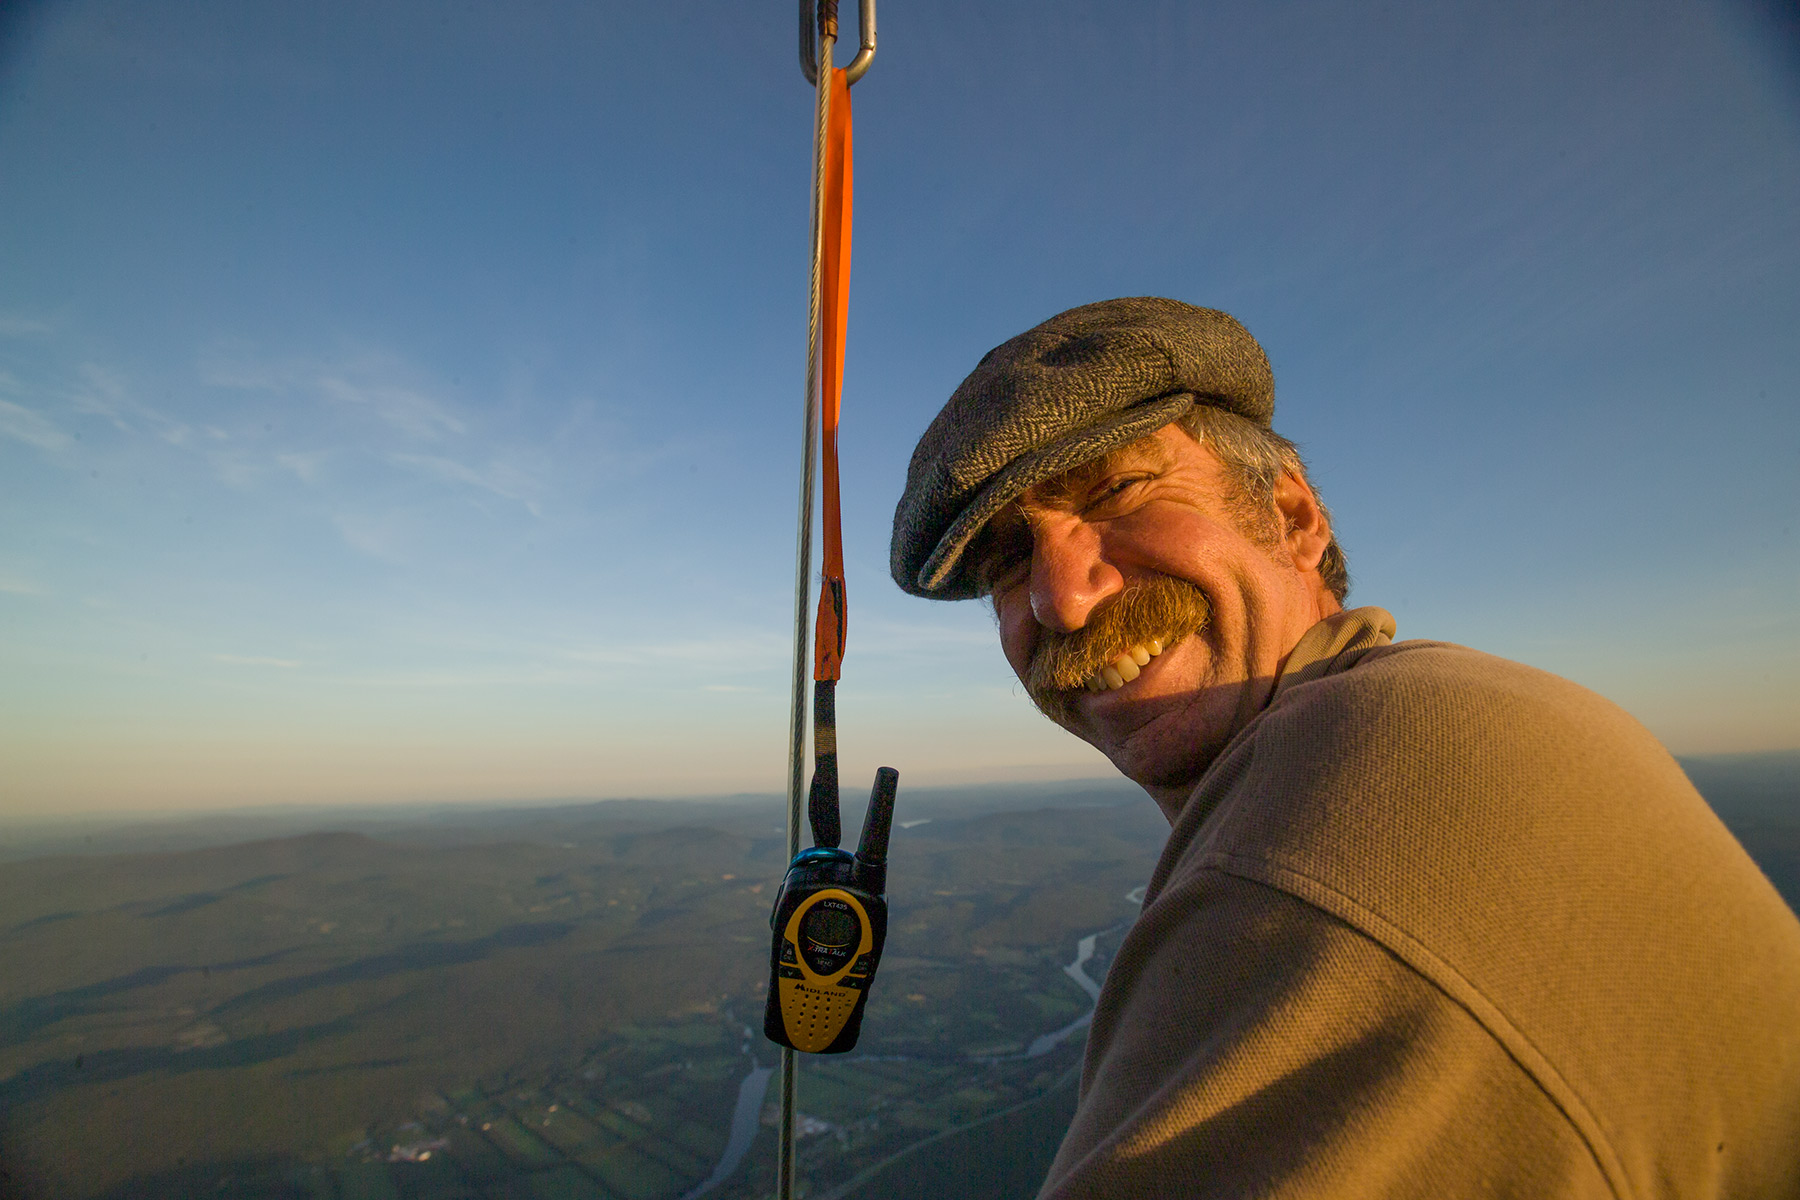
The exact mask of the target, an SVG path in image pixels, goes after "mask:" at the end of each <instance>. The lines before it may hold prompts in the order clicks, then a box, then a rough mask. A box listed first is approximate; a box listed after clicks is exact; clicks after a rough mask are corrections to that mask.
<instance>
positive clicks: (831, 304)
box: [813, 69, 851, 680]
mask: <svg viewBox="0 0 1800 1200" xmlns="http://www.w3.org/2000/svg"><path fill="white" fill-rule="evenodd" d="M850 179H851V162H850V85H849V83H848V81H846V80H845V78H844V72H843V71H842V70H841V69H836V70H833V71H832V72H831V120H830V124H829V126H828V127H827V129H826V131H825V179H824V188H825V216H824V223H825V229H824V233H825V252H824V257H823V260H822V261H821V262H820V264H819V274H820V280H821V284H822V291H823V296H822V297H821V304H820V306H819V307H820V314H819V317H820V327H819V367H820V370H819V393H820V395H819V399H820V401H821V403H820V405H819V411H820V416H821V420H822V423H823V427H822V429H821V431H820V432H821V434H822V435H823V436H822V438H821V454H822V456H823V462H824V467H825V479H824V492H825V528H824V534H825V561H824V563H823V571H824V576H825V577H824V579H823V581H822V582H821V583H820V586H819V615H818V618H817V620H816V622H815V623H814V626H813V679H814V680H824V679H836V678H838V677H839V674H840V672H841V669H842V666H843V660H844V634H845V631H846V624H845V622H846V614H845V611H844V530H843V521H842V519H841V517H840V515H839V511H838V414H839V412H840V411H841V410H842V408H843V402H844V326H845V323H846V321H847V319H848V317H849V314H850V192H851V188H850Z"/></svg>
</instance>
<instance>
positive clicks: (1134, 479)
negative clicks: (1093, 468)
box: [1088, 475, 1150, 508]
mask: <svg viewBox="0 0 1800 1200" xmlns="http://www.w3.org/2000/svg"><path fill="white" fill-rule="evenodd" d="M1149 478H1150V476H1148V475H1121V476H1119V477H1117V478H1115V479H1109V480H1107V481H1106V482H1105V483H1103V484H1101V485H1100V487H1099V488H1098V490H1096V491H1095V492H1094V495H1093V498H1092V499H1091V500H1090V501H1089V502H1088V504H1089V507H1090V508H1091V507H1096V506H1099V505H1103V504H1105V503H1107V502H1108V501H1110V500H1116V499H1118V498H1119V497H1120V496H1122V495H1124V494H1125V493H1126V492H1129V491H1130V490H1131V489H1132V488H1134V487H1136V486H1137V485H1138V484H1140V483H1143V482H1144V481H1145V480H1146V479H1149Z"/></svg>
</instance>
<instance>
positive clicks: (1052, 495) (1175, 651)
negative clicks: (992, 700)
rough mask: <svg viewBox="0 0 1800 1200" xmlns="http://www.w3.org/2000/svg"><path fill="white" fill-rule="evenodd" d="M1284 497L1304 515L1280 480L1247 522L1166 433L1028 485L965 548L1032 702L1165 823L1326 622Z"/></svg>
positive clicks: (1227, 490)
mask: <svg viewBox="0 0 1800 1200" xmlns="http://www.w3.org/2000/svg"><path fill="white" fill-rule="evenodd" d="M1296 488H1297V489H1299V493H1300V494H1302V495H1303V496H1304V503H1302V504H1301V505H1300V507H1301V508H1310V510H1311V511H1312V512H1315V513H1316V512H1317V509H1316V501H1314V500H1313V499H1312V495H1311V492H1310V491H1309V490H1307V489H1306V487H1305V484H1304V483H1302V482H1299V481H1297V480H1294V479H1293V478H1292V477H1285V478H1284V480H1283V482H1282V484H1281V485H1280V486H1278V487H1277V489H1276V504H1275V507H1273V508H1271V509H1270V510H1269V511H1267V512H1255V511H1248V510H1247V508H1246V505H1245V503H1244V501H1243V499H1242V498H1241V496H1240V494H1239V491H1238V489H1237V488H1236V487H1235V486H1234V484H1233V483H1232V481H1231V479H1230V477H1229V476H1228V474H1227V473H1226V471H1225V469H1224V468H1223V467H1222V466H1221V465H1220V464H1219V461H1218V459H1217V458H1215V457H1214V455H1213V454H1212V452H1211V450H1209V449H1207V448H1206V447H1204V446H1202V445H1200V444H1199V443H1197V442H1195V441H1194V439H1193V438H1192V437H1190V436H1189V435H1188V434H1187V433H1186V432H1184V431H1183V430H1182V429H1180V427H1178V426H1174V425H1171V426H1167V427H1165V428H1164V429H1162V430H1159V431H1158V432H1156V433H1154V434H1151V435H1150V436H1148V437H1145V438H1142V439H1140V440H1139V441H1137V442H1134V443H1132V444H1131V445H1130V446H1127V447H1125V448H1123V449H1122V450H1118V451H1114V452H1113V453H1111V454H1109V455H1107V456H1105V457H1104V458H1102V459H1098V460H1096V461H1094V462H1092V463H1088V464H1086V465H1084V466H1081V467H1078V468H1076V469H1075V470H1073V471H1071V472H1069V474H1067V475H1065V476H1063V477H1062V478H1060V479H1057V480H1053V481H1050V482H1048V483H1045V484H1040V485H1039V486H1037V487H1035V488H1033V489H1031V490H1030V491H1029V492H1027V493H1025V495H1023V496H1021V497H1020V498H1019V500H1018V501H1017V503H1016V504H1015V505H1013V506H1011V507H1010V508H1009V509H1008V510H1007V511H1006V512H1004V513H1002V514H1001V515H1000V516H999V517H996V518H995V520H994V521H993V522H990V524H989V526H988V528H987V529H986V530H984V531H983V534H982V536H981V538H980V539H979V540H978V541H977V542H976V544H975V545H973V546H971V548H970V553H971V554H972V555H973V556H974V557H973V558H972V560H971V561H972V562H973V563H974V564H975V569H976V570H977V572H978V576H979V578H980V579H981V580H982V582H983V584H984V585H985V590H986V591H987V592H988V594H989V596H990V597H991V599H992V601H993V605H994V612H995V616H996V618H997V619H998V622H999V625H1000V643H1001V647H1002V649H1004V650H1005V652H1006V658H1007V661H1008V662H1009V663H1011V664H1012V668H1013V670H1014V672H1016V673H1017V674H1018V676H1019V678H1020V679H1021V680H1023V681H1025V683H1026V685H1027V688H1028V689H1029V690H1030V691H1031V692H1032V693H1033V699H1034V700H1035V701H1036V702H1037V703H1038V705H1039V707H1041V708H1043V709H1044V710H1045V712H1046V713H1047V714H1049V715H1050V717H1051V718H1052V719H1053V720H1055V721H1056V722H1057V723H1058V724H1060V725H1062V726H1063V727H1064V728H1066V729H1068V730H1069V731H1070V732H1071V733H1074V734H1075V735H1076V736H1078V737H1080V738H1082V739H1083V740H1084V741H1087V742H1089V743H1091V744H1092V745H1094V746H1095V747H1096V748H1098V749H1099V750H1100V751H1101V752H1103V753H1104V754H1105V755H1106V756H1107V757H1108V758H1110V759H1111V760H1112V761H1113V764H1114V765H1115V766H1117V767H1118V768H1119V770H1121V771H1123V772H1124V773H1125V774H1126V775H1127V776H1129V777H1130V778H1132V779H1134V780H1136V781H1137V782H1138V783H1139V784H1141V785H1143V786H1144V787H1145V788H1146V789H1147V790H1148V791H1149V792H1150V793H1151V794H1152V795H1153V796H1155V797H1156V799H1157V801H1158V803H1160V804H1161V805H1162V807H1163V809H1164V811H1165V812H1168V813H1170V815H1171V817H1172V816H1173V814H1174V812H1175V811H1178V809H1179V807H1180V804H1181V802H1182V801H1183V800H1185V798H1186V796H1187V793H1188V792H1189V791H1190V790H1191V789H1192V787H1193V785H1194V783H1195V782H1196V781H1197V780H1198V779H1199V776H1200V774H1201V772H1203V771H1204V770H1205V768H1206V766H1207V764H1209V763H1210V762H1211V761H1212V759H1213V758H1214V757H1215V756H1216V755H1217V754H1218V752H1219V751H1220V750H1221V749H1223V748H1224V746H1225V743H1226V742H1228V741H1230V740H1231V738H1232V736H1233V735H1234V734H1236V733H1237V731H1238V730H1239V729H1241V728H1243V726H1244V724H1245V723H1246V722H1248V721H1249V720H1250V718H1251V717H1253V716H1255V714H1256V713H1257V712H1259V711H1260V710H1261V709H1262V707H1263V706H1264V705H1265V704H1266V703H1267V702H1268V697H1269V695H1270V693H1271V692H1272V690H1273V688H1274V682H1275V678H1276V676H1277V675H1278V674H1279V672H1280V668H1281V664H1282V662H1283V661H1284V660H1285V659H1286V657H1287V654H1288V652H1289V651H1290V650H1292V649H1293V647H1294V644H1295V643H1296V642H1297V641H1299V639H1300V636H1301V634H1303V633H1305V632H1306V630H1307V629H1309V628H1311V627H1312V625H1313V624H1315V623H1316V622H1317V621H1318V620H1319V619H1320V618H1321V617H1322V616H1324V615H1325V614H1326V613H1328V612H1331V611H1335V610H1336V604H1335V602H1334V601H1333V600H1332V599H1331V598H1330V594H1329V593H1328V592H1324V590H1323V589H1322V587H1321V586H1320V585H1319V583H1318V576H1317V573H1316V571H1313V570H1312V568H1313V567H1315V566H1316V564H1317V555H1316V553H1315V552H1314V550H1313V543H1314V541H1316V537H1315V536H1314V534H1313V533H1305V534H1297V533H1295V532H1293V531H1292V530H1290V529H1289V528H1288V525H1289V521H1290V519H1292V517H1291V514H1287V513H1285V512H1284V511H1283V510H1284V509H1286V508H1290V507H1293V506H1294V503H1295V495H1296V492H1295V489H1296ZM1306 519H1307V518H1306V516H1305V514H1304V513H1301V514H1300V516H1299V521H1300V524H1302V525H1304V524H1305V523H1306ZM1320 520H1321V521H1322V517H1321V518H1320ZM1314 532H1315V533H1316V531H1314ZM1321 545H1322V543H1321ZM1297 564H1299V565H1297ZM1140 662H1141V664H1142V665H1139V664H1140ZM1095 668H1099V669H1098V670H1096V669H1095ZM1134 670H1135V677H1132V676H1133V672H1134Z"/></svg>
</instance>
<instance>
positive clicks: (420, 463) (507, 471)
mask: <svg viewBox="0 0 1800 1200" xmlns="http://www.w3.org/2000/svg"><path fill="white" fill-rule="evenodd" d="M388 461H389V462H392V463H397V464H399V465H400V466H404V467H409V468H411V469H413V470H415V471H418V472H419V473H421V474H423V475H427V476H430V477H431V478H433V479H439V480H442V481H443V482H445V483H460V484H466V485H468V486H469V487H473V488H480V489H481V490H482V491H485V492H492V493H493V494H494V495H496V496H501V497H504V498H505V499H508V500H517V501H518V502H519V503H520V504H523V505H524V506H525V507H526V509H527V510H528V511H529V512H530V513H531V515H532V516H534V517H535V516H540V515H541V514H540V513H539V512H538V506H537V501H536V500H534V499H532V498H530V497H528V496H527V495H526V494H525V492H526V490H527V489H529V488H531V487H532V486H533V484H534V483H535V481H534V480H533V479H531V478H530V477H529V476H527V475H526V474H524V473H523V472H521V471H517V470H514V469H512V468H510V467H508V466H505V465H504V464H495V465H493V466H490V467H488V468H487V469H486V470H477V469H476V468H474V467H471V466H468V465H467V464H466V463H460V462H457V461H456V460H455V459H450V458H444V457H442V456H440V455H435V454H390V455H388Z"/></svg>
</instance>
